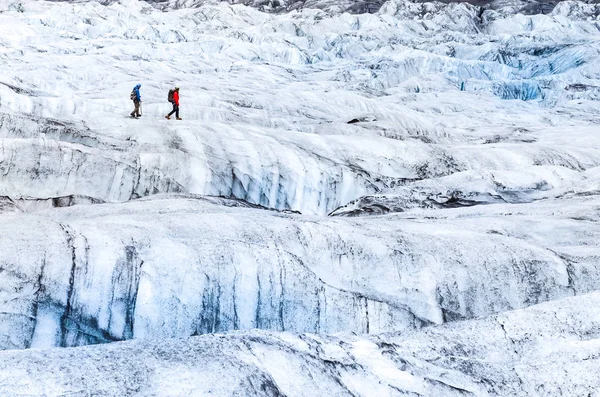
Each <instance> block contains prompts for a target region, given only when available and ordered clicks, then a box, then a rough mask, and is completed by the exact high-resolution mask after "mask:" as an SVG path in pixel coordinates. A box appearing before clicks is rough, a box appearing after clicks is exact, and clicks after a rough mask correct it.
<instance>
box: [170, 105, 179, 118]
mask: <svg viewBox="0 0 600 397" xmlns="http://www.w3.org/2000/svg"><path fill="white" fill-rule="evenodd" d="M176 110H177V105H176V104H175V102H173V110H171V113H169V114H168V116H169V117H171V115H172V114H173V113H175V111H176Z"/></svg>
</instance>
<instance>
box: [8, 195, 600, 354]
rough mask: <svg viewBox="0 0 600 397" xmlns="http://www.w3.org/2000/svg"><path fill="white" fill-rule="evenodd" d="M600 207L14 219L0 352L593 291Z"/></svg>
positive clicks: (350, 324) (281, 326)
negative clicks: (412, 215)
mask: <svg viewBox="0 0 600 397" xmlns="http://www.w3.org/2000/svg"><path fill="white" fill-rule="evenodd" d="M599 204H600V203H599V200H598V199H597V198H595V197H572V198H568V199H567V198H565V199H562V200H560V204H558V203H557V202H556V201H555V200H548V201H544V202H536V203H533V204H522V205H520V207H519V209H518V212H516V213H512V211H516V209H513V208H511V207H510V206H484V207H473V208H469V209H464V210H438V211H430V213H429V216H428V219H419V220H415V219H407V218H406V217H403V216H400V215H399V216H389V217H388V218H379V219H375V218H364V219H356V220H354V221H350V220H348V219H335V218H332V219H330V220H324V219H321V218H318V217H309V216H300V215H295V214H282V213H278V212H272V211H265V210H263V209H249V208H239V207H236V202H228V201H224V200H223V199H210V198H196V197H172V198H168V197H163V198H154V199H151V200H147V199H145V200H137V201H134V202H131V203H126V204H119V205H116V204H103V205H94V206H74V207H70V208H63V209H53V210H50V211H42V212H37V213H35V214H30V215H29V214H19V213H16V214H13V213H10V212H8V213H6V214H4V215H3V216H2V218H3V222H2V223H1V224H0V230H1V232H0V233H1V235H2V236H3V238H2V240H1V241H0V252H2V260H3V272H2V273H0V277H1V278H0V281H1V282H2V286H3V294H2V296H3V302H1V303H0V319H1V321H0V329H1V330H3V332H2V334H1V335H0V347H2V348H9V349H11V348H26V347H46V346H73V345H80V344H88V343H97V342H109V341H114V340H122V339H128V338H132V337H135V338H152V339H156V338H162V337H185V336H190V335H196V334H202V333H209V332H219V331H227V330H234V329H242V328H266V329H273V330H280V331H296V332H317V333H332V332H341V331H353V332H358V333H364V332H369V333H377V332H382V331H392V330H403V329H412V328H420V327H422V326H424V325H430V324H440V323H443V322H445V321H453V320H461V319H468V318H473V317H475V316H482V315H487V314H491V313H497V312H502V311H504V310H510V309H515V308H521V307H525V306H529V305H532V304H536V303H539V302H542V301H546V300H550V299H556V298H560V297H565V296H571V295H574V294H581V293H585V292H588V291H593V290H597V289H599V288H600V263H599V261H598V257H599V255H598V250H597V247H598V246H599V245H600V226H599V225H598V219H599V217H600V214H598V205H599ZM559 205H560V206H561V207H560V208H562V209H561V210H560V211H559V210H558V207H559ZM24 252H27V254H26V255H24Z"/></svg>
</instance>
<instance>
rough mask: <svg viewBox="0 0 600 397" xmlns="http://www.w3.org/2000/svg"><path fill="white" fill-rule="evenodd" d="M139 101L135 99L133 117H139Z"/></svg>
mask: <svg viewBox="0 0 600 397" xmlns="http://www.w3.org/2000/svg"><path fill="white" fill-rule="evenodd" d="M140 116H141V114H140V101H135V117H140Z"/></svg>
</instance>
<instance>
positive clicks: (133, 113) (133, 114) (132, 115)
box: [129, 101, 137, 117]
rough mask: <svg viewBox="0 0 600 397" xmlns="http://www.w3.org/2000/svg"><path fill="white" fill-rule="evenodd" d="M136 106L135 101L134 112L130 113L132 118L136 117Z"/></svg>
mask: <svg viewBox="0 0 600 397" xmlns="http://www.w3.org/2000/svg"><path fill="white" fill-rule="evenodd" d="M136 107H137V106H136V104H135V101H133V112H131V113H129V114H130V115H131V117H135V109H136Z"/></svg>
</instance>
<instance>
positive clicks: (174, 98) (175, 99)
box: [165, 87, 181, 120]
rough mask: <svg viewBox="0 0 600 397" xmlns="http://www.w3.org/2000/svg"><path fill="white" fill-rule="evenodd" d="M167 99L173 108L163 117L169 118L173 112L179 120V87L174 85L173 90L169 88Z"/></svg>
mask: <svg viewBox="0 0 600 397" xmlns="http://www.w3.org/2000/svg"><path fill="white" fill-rule="evenodd" d="M168 99H169V102H171V103H172V104H173V110H171V113H169V114H167V115H166V116H165V118H166V119H167V120H171V115H172V114H173V113H175V117H176V118H177V120H181V118H180V117H179V87H175V89H174V90H169V96H168Z"/></svg>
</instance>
